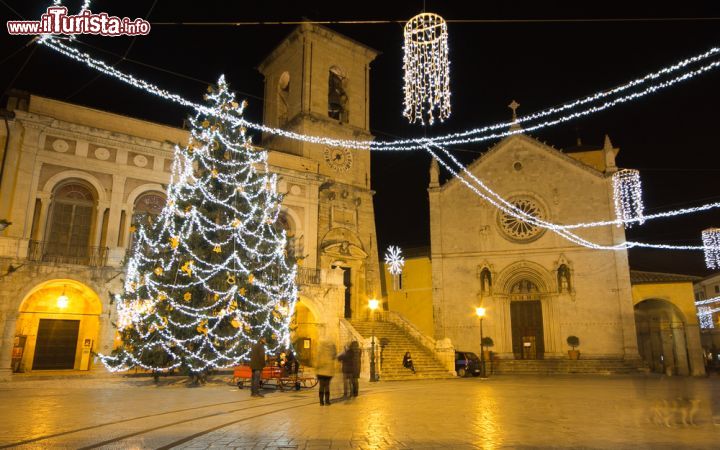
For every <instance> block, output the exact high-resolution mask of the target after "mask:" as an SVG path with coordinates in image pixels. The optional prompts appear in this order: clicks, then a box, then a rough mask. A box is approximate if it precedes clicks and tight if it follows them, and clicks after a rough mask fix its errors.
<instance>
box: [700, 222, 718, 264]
mask: <svg viewBox="0 0 720 450" xmlns="http://www.w3.org/2000/svg"><path fill="white" fill-rule="evenodd" d="M702 242H703V247H705V248H704V250H705V265H706V266H707V268H708V269H718V268H720V228H708V229H705V230H703V232H702Z"/></svg>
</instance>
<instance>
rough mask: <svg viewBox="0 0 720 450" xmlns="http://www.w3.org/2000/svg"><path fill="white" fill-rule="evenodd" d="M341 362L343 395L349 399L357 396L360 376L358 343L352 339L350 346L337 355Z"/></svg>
mask: <svg viewBox="0 0 720 450" xmlns="http://www.w3.org/2000/svg"><path fill="white" fill-rule="evenodd" d="M338 359H339V360H340V361H341V362H342V372H343V397H345V399H346V400H350V399H351V398H352V397H357V396H358V380H359V378H360V345H358V342H357V341H352V343H350V346H349V347H347V348H346V349H345V351H344V352H343V353H342V354H340V356H338Z"/></svg>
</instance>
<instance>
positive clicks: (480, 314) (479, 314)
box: [475, 306, 486, 378]
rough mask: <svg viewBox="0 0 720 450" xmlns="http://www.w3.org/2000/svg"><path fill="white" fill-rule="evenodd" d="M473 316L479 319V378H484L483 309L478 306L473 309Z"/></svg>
mask: <svg viewBox="0 0 720 450" xmlns="http://www.w3.org/2000/svg"><path fill="white" fill-rule="evenodd" d="M475 314H477V316H478V317H479V318H480V376H481V377H483V378H485V377H486V375H485V349H484V348H483V327H482V322H483V317H485V308H483V307H482V306H479V307H477V308H475Z"/></svg>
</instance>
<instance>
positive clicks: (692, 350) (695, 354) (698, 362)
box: [685, 324, 705, 376]
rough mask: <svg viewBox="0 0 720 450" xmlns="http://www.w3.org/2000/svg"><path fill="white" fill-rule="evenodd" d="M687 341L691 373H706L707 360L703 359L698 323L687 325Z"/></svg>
mask: <svg viewBox="0 0 720 450" xmlns="http://www.w3.org/2000/svg"><path fill="white" fill-rule="evenodd" d="M685 341H686V346H687V352H688V359H689V360H690V375H692V376H702V375H705V361H704V360H703V350H702V344H701V342H700V327H699V326H698V325H697V324H688V325H685Z"/></svg>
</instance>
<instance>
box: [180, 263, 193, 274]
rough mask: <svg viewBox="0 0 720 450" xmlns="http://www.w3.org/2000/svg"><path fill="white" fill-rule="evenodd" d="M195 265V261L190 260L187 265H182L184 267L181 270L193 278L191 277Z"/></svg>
mask: <svg viewBox="0 0 720 450" xmlns="http://www.w3.org/2000/svg"><path fill="white" fill-rule="evenodd" d="M193 264H195V261H193V260H192V259H191V260H188V261H185V264H183V265H182V267H181V268H180V270H181V271H183V272H185V274H186V275H187V276H191V275H192V266H193Z"/></svg>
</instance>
